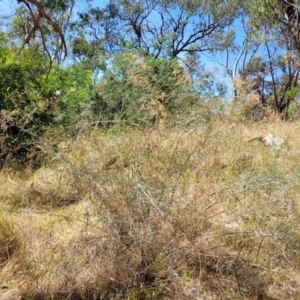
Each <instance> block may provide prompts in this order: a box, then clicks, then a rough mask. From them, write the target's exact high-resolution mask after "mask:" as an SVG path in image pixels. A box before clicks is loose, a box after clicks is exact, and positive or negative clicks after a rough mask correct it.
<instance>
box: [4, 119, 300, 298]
mask: <svg viewBox="0 0 300 300" xmlns="http://www.w3.org/2000/svg"><path fill="white" fill-rule="evenodd" d="M268 133H273V134H274V135H276V136H279V137H282V138H284V139H285V140H286V144H285V146H284V147H283V148H282V149H281V150H279V151H276V150H272V149H270V148H268V147H267V146H265V145H263V144H262V143H261V142H259V141H253V142H250V143H249V140H251V139H253V138H255V137H257V136H264V135H266V134H268ZM299 133H300V123H296V122H295V123H282V122H280V121H276V120H273V121H272V122H269V123H267V122H264V123H260V124H253V125H245V124H240V123H233V122H229V121H227V120H219V121H214V123H210V124H207V125H203V124H202V125H197V126H196V125H195V124H193V125H192V126H190V127H187V128H182V127H179V126H177V127H175V126H174V127H172V128H171V127H170V128H168V127H167V126H165V128H164V129H162V128H160V129H147V130H146V129H145V130H139V129H126V130H119V131H117V130H115V131H113V130H110V131H106V132H105V133H104V132H99V131H93V132H92V133H90V134H87V135H86V136H84V137H82V138H78V139H77V140H76V141H68V142H66V143H64V144H63V143H61V144H60V145H59V151H58V152H57V154H56V156H53V157H52V159H51V160H49V162H48V163H47V164H46V166H44V167H42V168H41V169H39V170H38V171H36V172H34V173H33V172H31V171H29V170H24V171H22V172H20V171H19V172H16V171H13V170H10V169H9V168H6V169H3V170H2V171H1V173H0V186H1V189H0V299H12V300H13V299H130V300H134V299H300V256H299V253H300V234H299V232H300V228H299V227H300V222H299V217H300V200H299V186H300V149H299V144H300V139H299Z"/></svg>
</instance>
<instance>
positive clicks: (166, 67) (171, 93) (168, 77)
mask: <svg viewBox="0 0 300 300" xmlns="http://www.w3.org/2000/svg"><path fill="white" fill-rule="evenodd" d="M197 100H198V96H197V95H196V93H194V92H193V91H192V82H191V80H190V78H189V77H188V75H187V74H186V72H185V70H184V69H183V68H182V67H181V66H180V65H179V63H178V62H177V61H176V60H164V59H158V58H157V59H156V58H154V57H150V56H149V57H146V58H145V57H142V56H140V55H138V54H136V53H131V52H123V53H121V54H117V55H115V56H114V57H113V59H112V62H111V65H110V67H109V68H108V69H107V70H106V72H105V74H104V75H103V77H102V78H101V80H100V81H99V83H98V84H97V85H96V86H95V88H94V93H93V103H92V110H93V113H94V116H95V118H96V120H97V121H98V122H99V124H101V125H106V124H113V123H114V122H122V123H123V122H124V123H125V124H149V123H150V124H153V123H156V122H158V121H160V120H162V119H164V118H166V117H167V116H168V115H170V114H173V113H175V112H176V111H180V110H182V109H183V108H184V107H187V106H189V105H191V104H194V103H195V102H197Z"/></svg>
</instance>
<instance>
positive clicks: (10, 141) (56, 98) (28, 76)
mask: <svg viewBox="0 0 300 300" xmlns="http://www.w3.org/2000/svg"><path fill="white" fill-rule="evenodd" d="M0 60H1V65H0V116H1V121H0V149H1V152H0V166H2V165H3V164H4V162H5V161H6V159H8V158H13V159H16V160H17V161H18V163H20V162H26V161H28V160H31V159H36V158H37V157H38V156H40V154H41V153H40V150H39V147H38V140H39V138H40V137H41V136H42V135H43V134H44V133H45V132H46V131H47V130H48V129H49V128H53V127H55V128H58V127H63V128H64V129H65V128H69V127H72V126H71V125H74V124H75V123H76V121H77V120H78V118H79V115H80V112H81V108H82V107H83V105H84V104H85V103H87V102H88V101H89V89H90V85H91V81H92V74H91V72H89V71H86V70H84V69H83V68H82V67H81V66H80V65H77V66H72V67H69V68H61V67H57V66H55V67H54V68H53V69H52V71H51V73H50V74H48V62H47V59H46V58H45V57H44V55H43V54H42V53H41V52H39V51H38V50H36V49H26V50H24V51H22V52H21V54H17V51H16V49H14V48H13V47H11V48H8V47H4V45H2V47H0Z"/></svg>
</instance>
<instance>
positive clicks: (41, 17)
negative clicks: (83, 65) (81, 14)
mask: <svg viewBox="0 0 300 300" xmlns="http://www.w3.org/2000/svg"><path fill="white" fill-rule="evenodd" d="M12 2H13V1H12ZM16 2H17V4H18V5H17V9H16V14H15V15H14V16H13V17H12V27H11V28H10V29H11V30H10V36H12V37H13V39H14V40H17V41H18V42H19V46H20V51H21V50H22V49H23V48H24V47H25V46H28V45H35V46H37V45H38V46H39V47H40V48H41V49H42V50H43V51H44V52H45V53H46V54H47V56H48V57H49V59H50V66H51V65H52V63H53V61H54V60H55V61H56V62H58V63H59V62H60V61H62V60H63V59H64V58H65V57H66V56H67V41H66V31H67V29H68V26H69V24H70V19H71V16H72V14H73V9H74V5H75V0H54V1H53V0H39V1H37V0H17V1H16Z"/></svg>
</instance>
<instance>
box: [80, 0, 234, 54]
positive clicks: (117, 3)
mask: <svg viewBox="0 0 300 300" xmlns="http://www.w3.org/2000/svg"><path fill="white" fill-rule="evenodd" d="M235 2H236V1H234V0H230V1H222V0H214V1H203V0H198V1H182V0H175V1H169V0H133V1H129V0H110V1H109V3H108V4H107V6H106V7H105V8H103V9H101V8H99V7H98V8H92V7H90V9H89V10H88V11H86V12H85V13H80V14H79V17H80V19H81V24H82V25H84V26H87V28H89V38H92V39H93V42H94V43H96V44H97V45H98V47H102V48H103V49H104V50H105V51H108V52H118V51H120V50H121V49H122V48H124V47H127V48H131V49H137V50H139V51H141V52H142V53H143V54H144V55H145V56H147V55H152V56H153V57H155V58H158V57H161V58H167V59H172V58H178V57H180V56H181V55H182V54H184V53H196V52H204V51H211V50H212V43H211V39H212V37H213V33H216V32H222V31H223V30H224V29H225V28H226V27H228V26H229V25H230V24H231V23H232V22H233V19H234V16H235V14H236V11H237V6H236V3H235Z"/></svg>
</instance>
